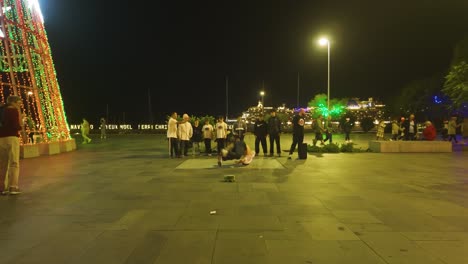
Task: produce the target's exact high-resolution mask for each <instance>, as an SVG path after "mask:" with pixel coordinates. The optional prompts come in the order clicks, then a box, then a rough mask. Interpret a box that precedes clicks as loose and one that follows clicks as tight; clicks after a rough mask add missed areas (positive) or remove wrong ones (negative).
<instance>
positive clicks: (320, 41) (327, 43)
mask: <svg viewBox="0 0 468 264" xmlns="http://www.w3.org/2000/svg"><path fill="white" fill-rule="evenodd" d="M319 44H320V45H321V46H325V45H327V46H328V78H327V110H328V111H330V41H329V40H328V39H327V38H321V39H320V40H319Z"/></svg>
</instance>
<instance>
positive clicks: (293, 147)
mask: <svg viewBox="0 0 468 264" xmlns="http://www.w3.org/2000/svg"><path fill="white" fill-rule="evenodd" d="M302 143H304V134H302V135H294V134H293V141H292V144H291V149H290V150H289V155H292V154H293V153H294V150H296V146H297V145H298V144H302Z"/></svg>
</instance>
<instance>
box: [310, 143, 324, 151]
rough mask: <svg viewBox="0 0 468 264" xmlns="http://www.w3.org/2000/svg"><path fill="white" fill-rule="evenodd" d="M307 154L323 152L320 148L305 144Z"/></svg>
mask: <svg viewBox="0 0 468 264" xmlns="http://www.w3.org/2000/svg"><path fill="white" fill-rule="evenodd" d="M307 152H323V151H322V148H321V147H317V146H313V145H309V144H307Z"/></svg>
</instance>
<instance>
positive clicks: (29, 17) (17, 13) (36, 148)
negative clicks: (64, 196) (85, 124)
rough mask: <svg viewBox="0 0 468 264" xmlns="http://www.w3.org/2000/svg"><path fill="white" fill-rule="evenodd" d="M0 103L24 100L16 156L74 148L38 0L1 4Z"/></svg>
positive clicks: (5, 0) (0, 0)
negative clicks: (11, 98) (10, 99)
mask: <svg viewBox="0 0 468 264" xmlns="http://www.w3.org/2000/svg"><path fill="white" fill-rule="evenodd" d="M0 74H1V80H0V103H5V100H6V98H7V97H8V96H9V95H17V96H19V97H21V99H22V100H23V106H22V112H23V113H24V114H25V115H27V117H25V118H24V129H23V131H21V157H22V158H29V157H36V156H39V155H52V154H58V153H61V152H68V151H72V150H75V149H76V142H75V140H74V139H72V138H71V136H70V129H69V127H68V123H67V119H66V116H65V111H64V107H63V102H62V96H61V94H60V87H59V84H58V82H57V77H56V73H55V68H54V64H53V61H52V55H51V50H50V46H49V42H48V39H47V35H46V31H45V29H44V21H43V17H42V13H41V10H40V7H39V3H38V0H0Z"/></svg>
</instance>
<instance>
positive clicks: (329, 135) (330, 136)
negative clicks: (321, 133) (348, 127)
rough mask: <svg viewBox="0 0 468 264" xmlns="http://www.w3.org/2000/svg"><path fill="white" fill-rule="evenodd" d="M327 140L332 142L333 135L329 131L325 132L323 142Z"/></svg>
mask: <svg viewBox="0 0 468 264" xmlns="http://www.w3.org/2000/svg"><path fill="white" fill-rule="evenodd" d="M327 140H330V143H333V135H332V133H331V132H330V131H327V132H325V139H324V140H323V142H327Z"/></svg>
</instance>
